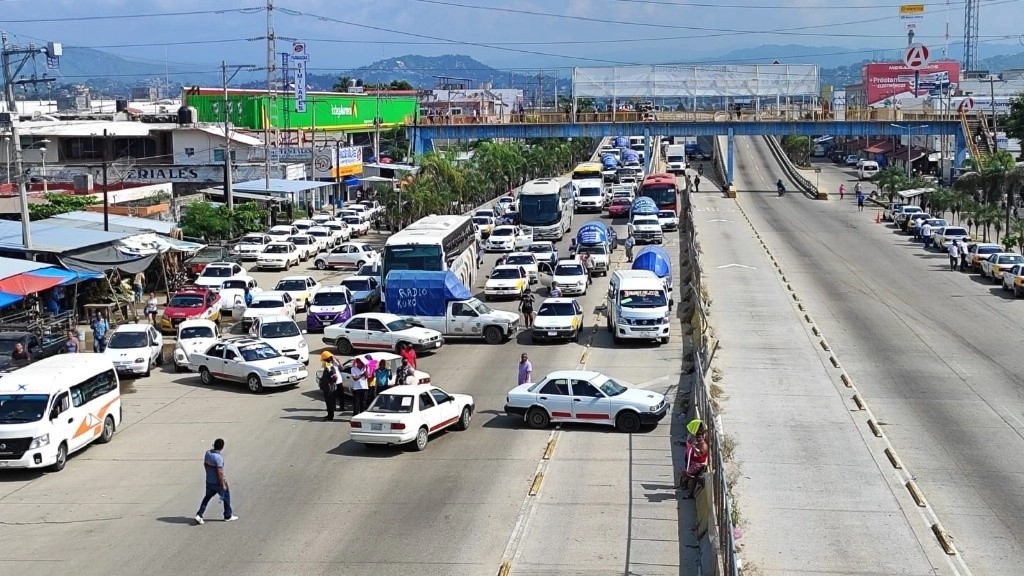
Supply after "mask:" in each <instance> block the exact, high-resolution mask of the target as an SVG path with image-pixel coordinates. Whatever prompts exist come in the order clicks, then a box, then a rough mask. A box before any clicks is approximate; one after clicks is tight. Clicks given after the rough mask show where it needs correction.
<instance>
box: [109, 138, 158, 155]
mask: <svg viewBox="0 0 1024 576" xmlns="http://www.w3.org/2000/svg"><path fill="white" fill-rule="evenodd" d="M123 156H130V157H132V158H152V157H154V156H156V140H155V139H154V138H115V139H114V157H115V158H121V157H123Z"/></svg>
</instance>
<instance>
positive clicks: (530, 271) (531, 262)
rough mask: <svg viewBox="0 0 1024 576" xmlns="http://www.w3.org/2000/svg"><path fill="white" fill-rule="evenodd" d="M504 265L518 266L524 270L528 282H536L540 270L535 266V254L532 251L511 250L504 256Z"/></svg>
mask: <svg viewBox="0 0 1024 576" xmlns="http://www.w3.org/2000/svg"><path fill="white" fill-rule="evenodd" d="M505 265H506V266H519V267H520V268H522V269H524V270H526V275H527V277H528V278H529V279H530V284H536V283H537V274H539V273H540V270H539V269H538V267H537V256H535V255H534V254H533V252H513V253H511V254H509V255H508V256H507V257H506V258H505Z"/></svg>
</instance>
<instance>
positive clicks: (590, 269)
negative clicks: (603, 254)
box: [583, 254, 594, 285]
mask: <svg viewBox="0 0 1024 576" xmlns="http://www.w3.org/2000/svg"><path fill="white" fill-rule="evenodd" d="M583 268H584V269H585V270H586V271H587V284H588V285H590V284H593V283H594V257H593V256H591V255H590V254H587V255H586V258H584V259H583Z"/></svg>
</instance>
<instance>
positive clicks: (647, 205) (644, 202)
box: [629, 196, 658, 215]
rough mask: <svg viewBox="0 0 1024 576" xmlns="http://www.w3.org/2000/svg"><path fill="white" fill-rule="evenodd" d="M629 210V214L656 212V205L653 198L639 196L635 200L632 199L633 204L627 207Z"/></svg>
mask: <svg viewBox="0 0 1024 576" xmlns="http://www.w3.org/2000/svg"><path fill="white" fill-rule="evenodd" d="M629 211H630V213H631V214H644V215H651V214H657V213H658V205H657V204H655V203H654V200H653V199H651V198H648V197H646V196H641V197H639V198H637V199H636V200H633V205H632V206H630V207H629Z"/></svg>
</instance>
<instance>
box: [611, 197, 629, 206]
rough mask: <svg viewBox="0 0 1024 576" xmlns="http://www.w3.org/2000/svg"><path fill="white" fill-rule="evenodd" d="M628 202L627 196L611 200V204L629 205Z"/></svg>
mask: <svg viewBox="0 0 1024 576" xmlns="http://www.w3.org/2000/svg"><path fill="white" fill-rule="evenodd" d="M630 204H631V202H630V201H629V200H628V199H627V198H616V199H615V201H614V202H612V205H613V206H629V205H630Z"/></svg>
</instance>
